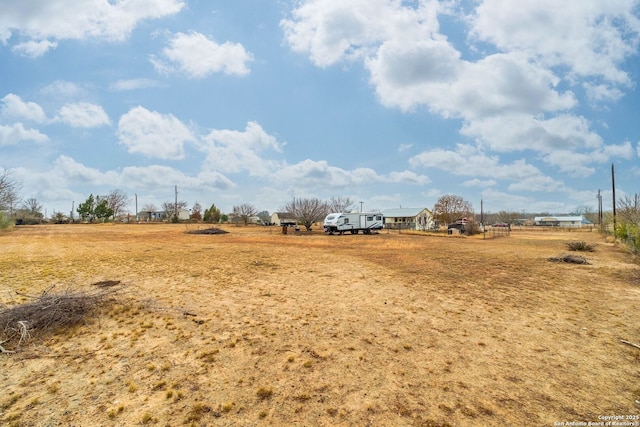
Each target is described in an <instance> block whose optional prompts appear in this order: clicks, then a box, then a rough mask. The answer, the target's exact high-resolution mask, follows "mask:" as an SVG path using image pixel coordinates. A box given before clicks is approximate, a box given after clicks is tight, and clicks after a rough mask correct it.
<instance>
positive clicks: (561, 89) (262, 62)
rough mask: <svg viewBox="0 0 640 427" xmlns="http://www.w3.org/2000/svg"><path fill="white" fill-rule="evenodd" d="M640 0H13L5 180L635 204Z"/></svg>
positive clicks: (379, 197) (2, 137)
mask: <svg viewBox="0 0 640 427" xmlns="http://www.w3.org/2000/svg"><path fill="white" fill-rule="evenodd" d="M639 41H640V2H639V1H629V0H610V1H607V2H604V1H601V0H568V1H564V2H561V3H558V2H557V1H556V0H522V1H517V2H516V1H506V0H478V1H457V0H451V1H431V0H424V1H419V0H414V1H393V0H351V1H344V0H299V1H285V0H279V1H276V0H250V1H249V0H234V1H214V0H210V1H204V0H110V1H107V0H46V1H43V0H5V1H3V2H2V5H1V6H0V168H6V169H10V170H11V171H12V174H13V177H14V178H16V179H17V180H19V181H20V182H21V183H22V191H21V195H22V196H23V198H24V199H27V198H35V199H37V200H38V201H39V202H40V203H41V204H42V205H43V207H44V208H46V210H47V214H48V215H52V214H53V212H55V211H60V212H63V213H65V214H68V213H69V211H70V210H71V207H72V205H73V204H74V203H75V206H76V207H77V205H78V203H80V202H83V201H84V200H86V198H87V197H88V196H89V194H91V193H92V194H94V195H97V194H100V195H106V194H108V193H109V192H110V191H111V190H114V189H119V190H122V191H124V192H125V193H126V194H127V195H128V196H129V198H130V200H131V203H130V205H129V210H130V211H131V212H134V211H135V204H134V198H135V196H136V195H137V199H138V208H139V209H141V208H142V207H143V206H147V205H153V206H155V207H157V208H160V206H161V205H162V203H163V202H171V201H173V200H174V188H175V186H177V187H178V199H179V200H183V201H185V202H187V204H188V206H189V207H191V206H192V205H193V204H194V203H195V202H199V203H200V204H201V205H202V206H203V207H205V208H206V207H209V206H210V205H211V204H212V203H215V204H216V206H218V207H219V208H220V209H221V210H222V211H224V212H229V211H231V210H232V208H233V206H234V205H239V204H242V203H251V204H253V205H254V206H255V207H256V208H257V209H258V210H268V211H269V212H273V211H277V210H279V209H280V208H281V207H282V206H283V205H284V204H285V203H286V202H287V201H289V200H290V199H291V198H292V197H294V196H295V197H304V198H307V197H318V198H321V199H329V198H331V197H349V198H351V199H352V200H353V201H355V202H356V203H357V204H358V205H359V202H360V201H362V202H363V205H364V208H365V209H385V208H395V207H399V206H403V207H429V208H431V207H433V205H434V203H435V202H436V200H437V199H438V197H440V196H441V195H444V194H455V195H458V196H461V197H463V198H465V199H466V200H468V201H470V202H471V203H472V204H473V206H474V208H475V209H476V210H477V211H479V209H480V200H482V201H483V204H484V209H485V211H492V212H497V211H500V210H508V211H518V212H524V213H526V212H550V213H568V212H571V211H573V210H574V209H576V208H577V207H589V208H591V209H593V210H595V209H596V206H597V200H596V194H597V191H598V190H599V189H601V190H603V197H604V207H605V209H610V208H611V205H612V202H611V165H612V164H615V168H616V192H617V196H624V195H625V194H634V193H637V192H640V186H639V185H638V182H640V162H639V160H638V159H639V157H640V120H639V119H640V116H639V111H640V108H639V107H640V106H639V103H640V97H639V96H638V95H639V92H638V80H639V78H640V57H639V55H638V53H639V52H638V49H639Z"/></svg>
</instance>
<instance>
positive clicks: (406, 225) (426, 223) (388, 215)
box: [381, 208, 436, 230]
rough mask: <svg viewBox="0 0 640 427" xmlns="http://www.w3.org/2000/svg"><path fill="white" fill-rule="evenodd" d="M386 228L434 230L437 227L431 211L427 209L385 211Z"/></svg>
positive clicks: (383, 213)
mask: <svg viewBox="0 0 640 427" xmlns="http://www.w3.org/2000/svg"><path fill="white" fill-rule="evenodd" d="M381 213H382V215H383V216H384V223H385V227H387V228H402V229H405V230H433V229H434V228H435V227H436V225H435V221H434V220H433V215H432V214H431V211H430V210H429V209H427V208H397V209H384V210H382V211H381Z"/></svg>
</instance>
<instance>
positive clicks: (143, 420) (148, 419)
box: [140, 412, 157, 424]
mask: <svg viewBox="0 0 640 427" xmlns="http://www.w3.org/2000/svg"><path fill="white" fill-rule="evenodd" d="M156 421H157V420H156V419H155V418H153V415H151V414H150V413H148V412H145V413H144V415H142V418H141V419H140V422H141V423H142V424H149V423H155V422H156Z"/></svg>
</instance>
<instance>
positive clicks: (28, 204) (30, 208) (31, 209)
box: [22, 198, 44, 218]
mask: <svg viewBox="0 0 640 427" xmlns="http://www.w3.org/2000/svg"><path fill="white" fill-rule="evenodd" d="M22 209H24V210H25V211H26V213H27V214H28V215H29V216H32V217H35V218H42V217H43V216H44V215H42V205H41V204H40V203H38V201H37V200H36V199H34V198H29V199H27V200H25V201H24V202H22Z"/></svg>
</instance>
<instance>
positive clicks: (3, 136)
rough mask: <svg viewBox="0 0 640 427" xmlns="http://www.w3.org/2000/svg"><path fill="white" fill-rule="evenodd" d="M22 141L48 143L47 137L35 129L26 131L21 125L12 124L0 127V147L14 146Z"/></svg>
mask: <svg viewBox="0 0 640 427" xmlns="http://www.w3.org/2000/svg"><path fill="white" fill-rule="evenodd" d="M23 141H31V142H40V143H41V142H47V141H49V137H48V136H47V135H44V134H42V133H40V131H38V130H36V129H26V128H25V127H24V125H23V124H22V123H14V124H13V125H10V126H4V125H0V147H1V146H3V145H16V144H19V143H21V142H23Z"/></svg>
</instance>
